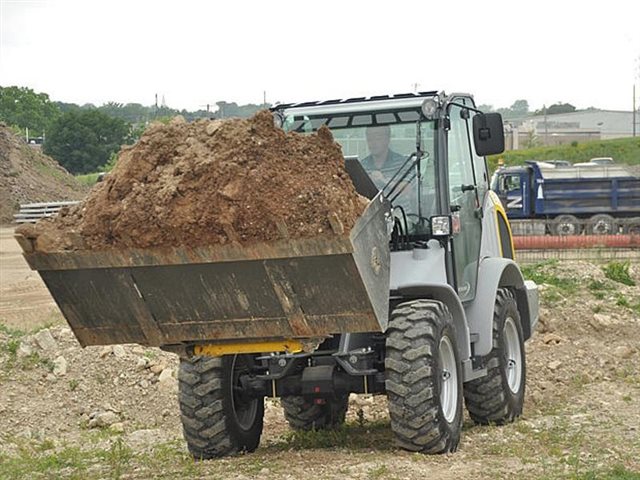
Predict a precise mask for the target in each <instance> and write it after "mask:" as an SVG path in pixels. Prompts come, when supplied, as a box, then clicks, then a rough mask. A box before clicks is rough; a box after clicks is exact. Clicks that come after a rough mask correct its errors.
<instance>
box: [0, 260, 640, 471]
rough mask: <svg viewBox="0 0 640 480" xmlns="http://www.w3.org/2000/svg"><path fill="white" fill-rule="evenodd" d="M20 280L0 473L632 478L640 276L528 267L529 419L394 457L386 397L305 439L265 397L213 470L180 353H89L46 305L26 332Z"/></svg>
mask: <svg viewBox="0 0 640 480" xmlns="http://www.w3.org/2000/svg"><path fill="white" fill-rule="evenodd" d="M3 253H6V251H5V252H3ZM0 258H3V259H6V258H7V257H6V256H2V257H0ZM6 265H7V264H6V263H5V262H4V261H3V264H2V270H3V271H4V270H5V266H6ZM24 268H25V270H24V275H25V276H27V275H28V274H29V271H28V270H27V269H26V268H27V267H26V266H25V267H24ZM12 271H13V270H12ZM13 272H14V273H13V274H12V275H11V277H10V280H8V279H7V278H8V276H6V275H4V274H3V275H2V276H1V277H0V278H1V280H2V281H1V282H0V283H2V285H0V287H1V291H2V296H3V298H2V302H3V303H2V305H3V306H4V307H6V308H3V310H2V312H1V314H2V315H3V317H0V478H175V477H177V476H181V477H183V478H203V477H204V478H221V479H223V478H224V479H226V478H239V479H243V478H244V479H247V478H281V479H288V478H291V479H293V478H300V477H305V478H341V479H342V478H358V479H360V478H362V479H365V478H374V479H376V478H397V479H403V478H414V477H416V478H417V477H419V476H420V477H426V476H428V477H429V478H434V479H439V478H443V479H444V478H454V477H458V478H470V477H472V476H473V477H474V478H507V477H514V478H515V477H517V478H585V479H586V478H625V479H626V478H640V460H638V459H640V347H639V345H640V341H639V339H640V333H639V332H640V313H639V312H640V289H639V288H638V286H637V285H640V268H639V267H638V266H637V265H635V266H631V269H630V276H631V279H633V280H635V283H636V286H627V285H623V284H622V283H620V282H617V281H614V280H611V279H608V278H607V277H606V276H605V273H604V271H603V268H602V267H601V266H598V265H594V264H590V263H584V262H564V263H553V262H548V263H547V264H545V265H542V266H537V267H528V269H527V273H528V275H529V276H532V277H533V278H534V279H536V280H537V281H538V282H539V283H540V284H541V289H542V297H543V305H542V307H543V309H542V318H541V323H540V324H539V328H538V331H537V332H536V334H535V336H534V338H533V339H532V340H531V341H530V342H528V344H527V360H528V365H527V367H528V372H527V373H528V379H527V395H526V400H525V412H524V415H523V416H522V417H521V418H520V419H519V420H518V421H517V422H515V423H514V424H511V425H507V426H504V427H496V426H490V427H479V426H475V425H473V423H472V422H471V421H470V420H469V419H468V418H467V419H466V420H465V424H464V430H463V435H462V442H461V444H460V448H459V451H458V452H456V453H455V454H451V455H445V456H424V455H419V454H412V453H408V452H404V451H401V450H398V449H396V448H395V447H394V444H393V438H392V435H391V432H390V428H389V420H388V415H387V408H386V399H385V397H383V396H378V397H372V396H355V395H352V396H351V399H350V408H349V413H348V417H347V425H346V426H345V428H343V429H342V430H339V431H337V432H329V433H323V432H313V433H308V434H298V433H293V432H291V431H290V430H289V429H288V427H287V424H286V422H285V420H284V417H283V415H282V412H281V408H280V405H279V401H278V400H272V399H267V400H265V402H266V413H265V429H264V433H263V436H262V442H261V446H260V448H259V449H258V450H257V451H256V452H255V453H253V454H248V455H240V456H237V457H231V458H226V459H222V460H217V461H207V462H194V461H192V460H191V459H190V458H189V456H188V454H187V452H186V447H185V445H184V443H183V441H182V432H181V426H180V421H179V417H178V405H177V397H176V394H177V381H176V379H175V374H176V367H177V359H176V357H175V356H173V355H171V354H168V353H165V352H162V351H160V350H158V349H150V348H142V347H140V346H136V345H124V346H114V347H87V348H84V349H83V348H81V347H80V345H79V344H78V343H77V341H76V340H75V338H74V336H73V334H72V332H71V331H70V329H69V328H68V327H66V325H65V324H64V320H63V319H62V317H61V315H60V314H59V313H57V312H55V310H54V311H53V313H51V311H50V310H49V309H48V308H43V309H41V310H42V317H41V318H40V319H39V320H40V321H39V322H38V321H36V320H37V318H36V320H34V316H33V315H34V313H33V312H30V317H29V323H28V324H27V325H25V326H24V328H21V327H22V325H20V322H19V311H13V312H11V311H10V310H11V309H10V308H9V307H8V305H10V300H11V298H12V297H11V296H12V295H14V294H18V293H19V291H16V292H14V293H12V289H11V285H10V283H11V282H16V284H19V282H20V281H21V278H22V277H21V275H19V274H16V272H15V271H13ZM33 284H34V285H35V287H34V288H36V287H37V288H44V287H43V286H42V285H39V284H37V282H36V281H33ZM37 288H36V290H37ZM40 293H41V294H42V295H43V298H46V292H40ZM14 303H15V304H16V308H18V307H20V303H21V302H14ZM7 319H9V320H7ZM43 327H46V328H44V329H43Z"/></svg>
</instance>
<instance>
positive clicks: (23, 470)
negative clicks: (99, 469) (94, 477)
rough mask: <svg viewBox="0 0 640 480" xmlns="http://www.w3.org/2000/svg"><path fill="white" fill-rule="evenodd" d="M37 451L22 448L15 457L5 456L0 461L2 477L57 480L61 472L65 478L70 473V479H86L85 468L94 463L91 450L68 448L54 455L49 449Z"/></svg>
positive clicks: (93, 452)
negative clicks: (55, 479)
mask: <svg viewBox="0 0 640 480" xmlns="http://www.w3.org/2000/svg"><path fill="white" fill-rule="evenodd" d="M34 447H35V448H34ZM38 448H39V447H38V446H37V445H36V446H33V445H22V446H20V447H19V448H18V455H17V456H6V457H5V458H4V459H3V460H2V478H3V479H7V480H12V479H16V480H17V479H24V478H60V477H62V476H63V475H62V474H63V473H64V474H65V476H66V477H68V476H69V473H71V472H73V476H72V477H71V478H86V475H85V472H86V471H87V469H88V468H89V467H91V466H92V465H94V464H96V463H97V461H98V457H97V455H96V451H92V450H89V451H82V450H81V449H80V448H77V447H68V448H63V449H61V450H60V451H57V452H55V453H54V452H50V451H49V450H45V451H40V452H38Z"/></svg>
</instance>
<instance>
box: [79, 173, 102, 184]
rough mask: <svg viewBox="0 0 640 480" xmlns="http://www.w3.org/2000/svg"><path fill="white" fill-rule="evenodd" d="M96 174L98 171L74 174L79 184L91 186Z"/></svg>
mask: <svg viewBox="0 0 640 480" xmlns="http://www.w3.org/2000/svg"><path fill="white" fill-rule="evenodd" d="M98 175H100V173H97V172H96V173H87V174H86V175H76V180H77V181H78V183H80V184H81V185H87V186H88V187H92V186H93V185H95V184H96V183H97V181H98Z"/></svg>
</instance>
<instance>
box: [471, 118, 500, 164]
mask: <svg viewBox="0 0 640 480" xmlns="http://www.w3.org/2000/svg"><path fill="white" fill-rule="evenodd" d="M473 144H474V146H475V147H476V153H477V154H478V155H479V156H481V157H485V156H487V155H496V154H498V153H502V152H504V127H503V126H502V115H500V114H499V113H479V114H477V115H475V116H474V117H473Z"/></svg>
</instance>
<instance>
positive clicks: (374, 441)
mask: <svg viewBox="0 0 640 480" xmlns="http://www.w3.org/2000/svg"><path fill="white" fill-rule="evenodd" d="M274 447H275V448H277V449H285V450H289V449H293V450H308V449H312V448H336V447H342V448H354V449H376V450H390V449H392V448H393V440H392V435H391V428H390V426H389V423H388V422H381V421H378V422H371V423H366V424H365V425H363V426H361V425H358V424H357V423H348V424H345V425H342V426H340V427H339V428H336V429H334V430H311V431H301V430H294V431H290V432H287V433H286V434H285V435H284V436H283V437H282V440H281V441H280V442H278V443H276V444H275V445H274Z"/></svg>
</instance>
